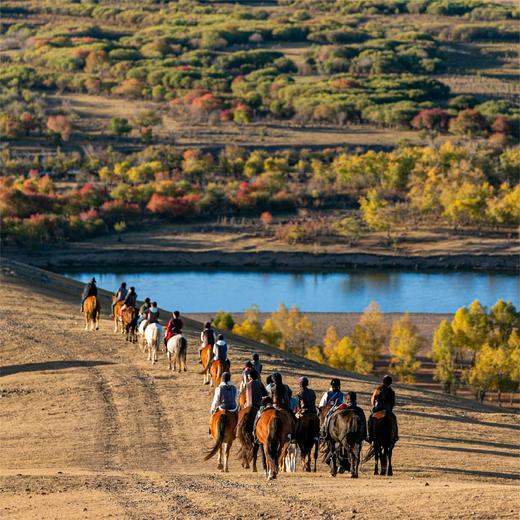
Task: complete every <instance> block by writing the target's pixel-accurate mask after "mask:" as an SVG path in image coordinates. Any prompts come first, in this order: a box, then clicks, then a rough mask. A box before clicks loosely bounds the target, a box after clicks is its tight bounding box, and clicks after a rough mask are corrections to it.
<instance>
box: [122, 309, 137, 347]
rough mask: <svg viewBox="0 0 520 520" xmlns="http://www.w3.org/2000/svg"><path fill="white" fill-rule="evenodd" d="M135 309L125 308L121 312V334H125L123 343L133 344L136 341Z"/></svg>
mask: <svg viewBox="0 0 520 520" xmlns="http://www.w3.org/2000/svg"><path fill="white" fill-rule="evenodd" d="M136 328H137V309H136V308H135V307H127V308H126V309H125V310H124V311H123V333H124V334H126V336H125V341H131V342H132V343H135V342H136V341H137V334H136V333H135V331H136Z"/></svg>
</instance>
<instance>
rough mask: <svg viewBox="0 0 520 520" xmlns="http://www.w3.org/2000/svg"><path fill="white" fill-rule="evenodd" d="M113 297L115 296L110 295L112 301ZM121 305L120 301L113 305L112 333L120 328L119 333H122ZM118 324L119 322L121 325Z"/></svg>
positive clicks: (115, 332)
mask: <svg viewBox="0 0 520 520" xmlns="http://www.w3.org/2000/svg"><path fill="white" fill-rule="evenodd" d="M115 299H116V297H115V296H112V302H114V301H115ZM122 306H123V302H122V301H118V302H117V303H116V304H115V305H114V334H117V333H118V332H119V331H120V330H121V334H124V329H123V325H122V322H121V318H120V316H121V307H122ZM120 324H121V327H119V325H120Z"/></svg>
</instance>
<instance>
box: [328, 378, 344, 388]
mask: <svg viewBox="0 0 520 520" xmlns="http://www.w3.org/2000/svg"><path fill="white" fill-rule="evenodd" d="M330 386H331V387H332V388H340V387H341V381H340V380H339V379H338V378H337V377H333V378H332V379H331V381H330Z"/></svg>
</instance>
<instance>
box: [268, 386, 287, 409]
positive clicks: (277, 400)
mask: <svg viewBox="0 0 520 520" xmlns="http://www.w3.org/2000/svg"><path fill="white" fill-rule="evenodd" d="M271 396H272V398H273V405H274V406H276V407H277V408H284V409H286V410H288V409H289V400H290V398H291V397H290V395H289V387H288V386H287V385H284V384H281V385H277V384H273V386H272V388H271Z"/></svg>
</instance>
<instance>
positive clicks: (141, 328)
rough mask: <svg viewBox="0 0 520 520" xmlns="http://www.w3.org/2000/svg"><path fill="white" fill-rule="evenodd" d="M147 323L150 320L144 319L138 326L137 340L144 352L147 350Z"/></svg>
mask: <svg viewBox="0 0 520 520" xmlns="http://www.w3.org/2000/svg"><path fill="white" fill-rule="evenodd" d="M147 325H148V320H146V319H144V320H142V321H141V323H139V327H137V341H138V343H139V348H140V349H141V351H142V352H146V338H145V337H144V332H145V330H146V326H147Z"/></svg>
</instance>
